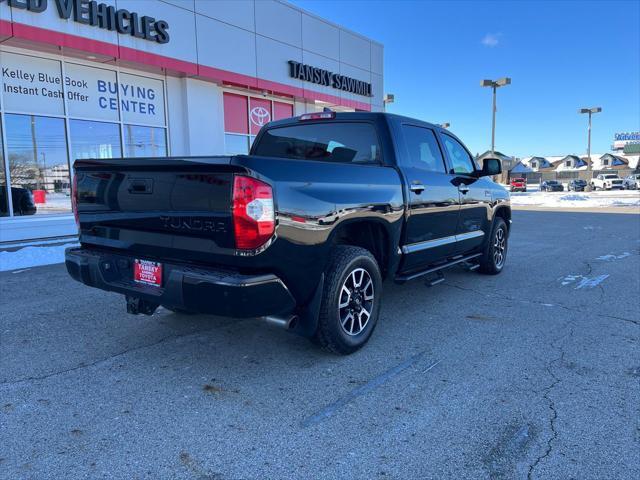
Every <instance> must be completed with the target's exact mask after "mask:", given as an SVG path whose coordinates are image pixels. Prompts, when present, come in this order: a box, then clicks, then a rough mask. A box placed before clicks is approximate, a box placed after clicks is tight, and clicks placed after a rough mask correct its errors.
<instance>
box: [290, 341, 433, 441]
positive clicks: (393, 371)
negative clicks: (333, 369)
mask: <svg viewBox="0 0 640 480" xmlns="http://www.w3.org/2000/svg"><path fill="white" fill-rule="evenodd" d="M425 353H426V352H424V351H422V352H420V353H418V354H416V355H414V356H413V357H410V358H408V359H407V360H405V361H404V362H402V363H400V364H398V365H396V366H395V367H392V368H390V369H389V370H387V371H386V372H384V373H381V374H380V375H378V376H376V377H373V378H372V379H371V380H369V381H368V382H367V383H365V384H364V385H361V386H359V387H358V388H356V389H354V390H352V391H350V392H349V393H347V394H346V395H345V396H344V397H342V398H339V399H338V400H336V401H335V402H333V403H331V404H329V405H327V406H326V407H325V408H323V409H322V410H320V411H319V412H318V413H316V414H314V415H311V416H310V417H308V418H306V419H305V420H303V421H302V423H301V425H302V427H303V428H307V427H310V426H312V425H316V424H317V423H320V422H322V421H323V420H325V419H327V418H329V417H330V416H331V415H333V414H334V413H335V412H336V411H338V410H339V409H341V408H343V407H345V406H346V405H347V404H349V403H351V402H352V401H354V400H355V399H356V398H358V397H360V396H362V395H365V394H367V393H369V392H371V391H372V390H374V389H375V388H377V387H379V386H380V385H382V384H383V383H385V382H387V381H388V380H390V379H392V378H393V377H395V376H397V375H399V374H400V373H402V372H403V371H405V370H406V369H407V368H409V367H411V366H413V365H414V364H416V363H417V362H418V361H419V360H421V359H422V357H424V355H425ZM438 363H440V360H438V361H437V362H435V363H434V364H432V365H431V366H429V367H428V368H427V369H426V370H424V371H423V372H422V373H426V372H428V371H429V370H431V369H432V368H433V367H435V366H436V365H437V364H438Z"/></svg>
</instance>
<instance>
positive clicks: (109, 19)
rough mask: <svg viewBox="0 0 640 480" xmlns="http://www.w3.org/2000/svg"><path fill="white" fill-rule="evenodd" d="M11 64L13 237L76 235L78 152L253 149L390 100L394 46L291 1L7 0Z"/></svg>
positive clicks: (5, 70)
mask: <svg viewBox="0 0 640 480" xmlns="http://www.w3.org/2000/svg"><path fill="white" fill-rule="evenodd" d="M0 67H1V68H0V70H1V75H0V167H1V169H0V244H2V243H5V242H17V241H23V240H34V239H48V238H58V237H64V236H69V235H74V234H75V232H76V227H75V222H74V219H73V215H72V213H71V200H70V185H71V183H72V180H71V178H70V175H72V172H71V171H70V166H71V165H72V163H73V160H74V159H77V158H110V157H147V156H154V157H157V156H186V155H223V154H235V153H247V152H248V151H249V148H250V145H251V142H252V141H253V139H254V137H255V135H256V134H257V132H258V131H259V129H260V127H261V126H262V125H264V124H265V123H267V122H268V121H270V120H277V119H280V118H286V117H290V116H294V115H300V114H303V113H307V112H315V111H321V110H322V109H323V108H324V107H330V108H331V109H333V110H337V111H354V110H364V111H379V110H382V109H383V47H382V45H381V44H379V43H377V42H375V41H373V40H371V39H369V38H366V37H364V36H362V35H359V34H358V33H355V32H352V31H350V30H347V29H345V28H343V27H341V26H339V25H335V24H334V23H332V22H331V21H329V20H325V19H322V18H319V17H317V16H315V15H313V14H310V13H308V12H306V11H304V10H301V9H299V8H297V7H295V6H293V5H291V4H289V3H287V2H284V1H280V0H216V1H212V0H102V1H88V0H0ZM29 197H33V199H34V201H35V204H36V209H35V212H34V210H33V208H31V209H30V208H28V204H30V203H31V202H29V201H28V200H25V198H27V199H28V198H29Z"/></svg>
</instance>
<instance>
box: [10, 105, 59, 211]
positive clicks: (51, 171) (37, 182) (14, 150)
mask: <svg viewBox="0 0 640 480" xmlns="http://www.w3.org/2000/svg"><path fill="white" fill-rule="evenodd" d="M4 118H5V123H6V125H5V128H6V137H7V161H8V163H9V178H10V179H11V187H12V189H13V188H21V189H25V190H28V191H30V192H31V193H32V195H33V198H34V201H35V204H36V207H37V212H36V213H38V214H40V213H67V212H70V211H71V199H70V184H69V161H68V158H67V141H66V131H65V125H64V119H62V118H55V117H41V116H36V115H18V114H5V116H4ZM12 195H13V193H12ZM13 210H14V211H13V213H14V215H22V214H24V213H25V212H21V210H20V208H16V206H14V209H13Z"/></svg>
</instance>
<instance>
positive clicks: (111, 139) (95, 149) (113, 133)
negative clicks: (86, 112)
mask: <svg viewBox="0 0 640 480" xmlns="http://www.w3.org/2000/svg"><path fill="white" fill-rule="evenodd" d="M69 133H70V136H71V158H72V160H76V159H78V158H113V157H121V156H122V151H121V150H120V127H119V126H118V124H117V123H107V122H92V121H88V120H70V121H69Z"/></svg>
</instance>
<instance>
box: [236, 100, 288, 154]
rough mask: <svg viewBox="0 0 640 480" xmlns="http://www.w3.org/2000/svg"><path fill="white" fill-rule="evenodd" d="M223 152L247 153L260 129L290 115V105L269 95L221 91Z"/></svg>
mask: <svg viewBox="0 0 640 480" xmlns="http://www.w3.org/2000/svg"><path fill="white" fill-rule="evenodd" d="M223 105H224V132H225V135H224V139H225V153H227V154H230V155H233V154H246V153H249V149H250V148H251V144H252V143H253V140H254V139H255V138H256V135H257V134H258V132H259V131H260V129H261V128H262V127H263V126H264V125H266V124H267V123H269V122H270V121H272V120H281V119H283V118H289V117H292V116H293V105H292V104H290V103H285V102H278V101H275V100H271V99H268V98H257V97H249V96H246V95H238V94H236V93H229V92H224V94H223Z"/></svg>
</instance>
